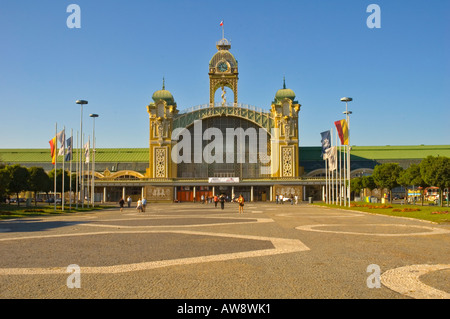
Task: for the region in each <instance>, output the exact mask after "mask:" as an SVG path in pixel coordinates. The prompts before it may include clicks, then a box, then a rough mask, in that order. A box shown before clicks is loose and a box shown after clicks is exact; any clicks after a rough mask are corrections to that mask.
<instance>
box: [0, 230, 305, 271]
mask: <svg viewBox="0 0 450 319" xmlns="http://www.w3.org/2000/svg"><path fill="white" fill-rule="evenodd" d="M118 233H119V234H145V233H175V234H188V235H194V236H195V235H198V236H213V237H227V238H239V239H251V240H263V241H270V242H271V243H272V245H273V246H274V248H271V249H261V250H252V251H246V252H237V253H227V254H218V255H207V256H200V257H190V258H179V259H169V260H161V261H151V262H142V263H133V264H125V265H114V266H104V267H82V268H81V273H82V274H83V273H86V274H111V273H124V272H131V271H139V270H149V269H156V268H162V267H169V266H179V265H190V264H196V263H206V262H215V261H226V260H233V259H241V258H250V257H261V256H271V255H278V254H287V253H292V252H300V251H306V250H309V248H308V247H307V246H306V245H305V244H303V243H302V242H301V241H300V240H297V239H285V238H274V237H260V236H250V235H235V234H225V233H212V232H197V231H175V230H170V231H164V230H159V231H157V230H153V231H150V230H149V231H120V232H92V233H78V234H61V235H46V236H29V237H16V238H7V239H6V238H5V239H1V240H0V241H7V240H24V239H33V238H56V237H72V236H90V235H99V234H118ZM65 273H67V268H64V267H50V268H4V269H0V275H54V274H65Z"/></svg>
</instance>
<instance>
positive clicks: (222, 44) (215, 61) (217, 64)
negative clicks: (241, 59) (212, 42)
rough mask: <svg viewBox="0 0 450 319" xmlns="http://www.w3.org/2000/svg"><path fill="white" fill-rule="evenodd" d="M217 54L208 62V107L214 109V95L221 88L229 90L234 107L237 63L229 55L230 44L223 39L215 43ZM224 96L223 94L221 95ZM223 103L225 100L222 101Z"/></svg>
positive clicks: (236, 89) (236, 94) (237, 73)
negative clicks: (231, 92) (232, 96)
mask: <svg viewBox="0 0 450 319" xmlns="http://www.w3.org/2000/svg"><path fill="white" fill-rule="evenodd" d="M216 47H217V50H218V52H217V53H216V54H214V56H213V57H212V59H211V60H210V61H209V105H210V106H211V107H214V95H215V93H216V91H217V90H218V89H219V88H221V89H222V92H225V91H224V90H225V87H228V88H230V89H231V90H232V91H233V95H234V106H236V105H237V101H238V79H239V78H238V75H239V72H238V63H237V61H236V59H235V58H234V56H233V54H231V53H230V51H229V50H230V48H231V43H230V42H229V41H228V40H227V39H225V38H223V39H222V40H220V41H219V42H217V45H216ZM223 95H224V93H223ZM222 102H223V103H224V102H225V100H223V101H222Z"/></svg>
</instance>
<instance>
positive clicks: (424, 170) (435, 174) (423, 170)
mask: <svg viewBox="0 0 450 319" xmlns="http://www.w3.org/2000/svg"><path fill="white" fill-rule="evenodd" d="M420 174H421V176H422V178H423V180H424V182H425V183H427V184H428V185H430V186H436V187H439V189H440V195H439V198H440V199H441V206H443V202H444V201H443V200H442V199H443V197H442V191H443V189H444V188H448V187H450V158H448V157H445V156H437V157H434V156H428V157H426V158H424V159H423V160H422V162H420Z"/></svg>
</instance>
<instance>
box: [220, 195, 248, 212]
mask: <svg viewBox="0 0 450 319" xmlns="http://www.w3.org/2000/svg"><path fill="white" fill-rule="evenodd" d="M213 201H214V207H217V204H218V203H220V208H221V209H224V208H225V201H226V197H225V195H224V194H220V195H219V196H217V195H214V197H213ZM236 202H237V203H238V204H239V214H240V213H243V212H244V202H245V200H244V196H242V194H240V195H239V197H238V199H237V200H236Z"/></svg>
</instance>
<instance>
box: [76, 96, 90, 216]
mask: <svg viewBox="0 0 450 319" xmlns="http://www.w3.org/2000/svg"><path fill="white" fill-rule="evenodd" d="M75 103H76V104H79V105H81V115H80V153H79V156H80V158H79V160H80V169H79V171H78V173H79V174H80V175H79V178H80V179H79V181H80V183H81V191H80V193H81V205H82V207H83V208H84V189H83V188H84V182H83V160H82V158H83V156H82V155H81V154H83V152H82V150H83V105H85V104H88V101H85V100H77V101H76V102H75ZM77 186H78V182H77ZM76 208H77V209H78V199H77V204H76Z"/></svg>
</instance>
